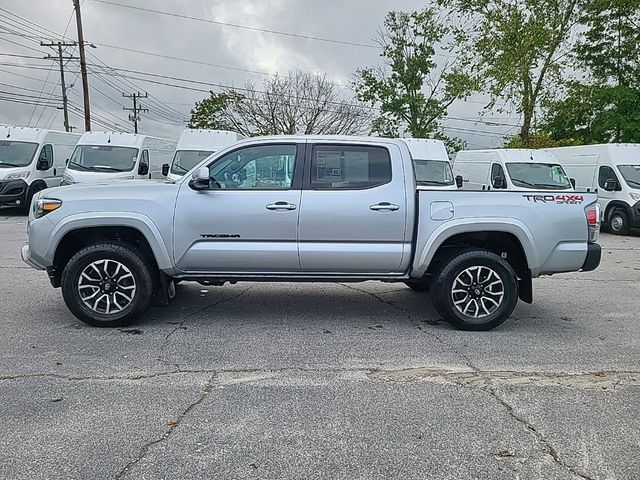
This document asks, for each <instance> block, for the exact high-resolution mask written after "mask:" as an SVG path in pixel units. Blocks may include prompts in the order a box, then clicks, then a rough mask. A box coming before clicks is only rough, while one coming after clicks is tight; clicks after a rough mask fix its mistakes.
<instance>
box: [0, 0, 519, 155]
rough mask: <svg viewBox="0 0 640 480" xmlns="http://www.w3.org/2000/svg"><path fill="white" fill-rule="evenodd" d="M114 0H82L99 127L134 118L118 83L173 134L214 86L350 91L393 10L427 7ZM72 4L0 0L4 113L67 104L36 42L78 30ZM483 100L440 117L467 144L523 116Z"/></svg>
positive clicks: (152, 125)
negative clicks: (336, 86)
mask: <svg viewBox="0 0 640 480" xmlns="http://www.w3.org/2000/svg"><path fill="white" fill-rule="evenodd" d="M105 1H107V0H105ZM108 1H109V2H111V4H108V3H105V2H104V1H98V0H84V1H83V3H82V16H83V23H84V34H85V40H86V41H87V42H90V43H92V44H93V45H95V47H96V48H89V49H87V52H88V59H87V62H88V63H89V68H90V70H91V73H90V75H89V83H90V85H91V91H90V98H91V105H92V109H93V110H92V116H93V115H95V117H94V120H95V121H96V124H95V125H94V126H93V129H94V130H98V129H101V130H105V129H108V128H121V129H132V126H131V123H130V122H129V121H128V119H127V115H128V113H129V112H126V111H124V110H123V107H124V106H126V107H130V106H131V105H130V100H128V99H126V98H123V97H122V93H133V92H136V91H140V92H142V93H144V92H148V94H149V96H150V98H149V99H147V100H142V104H143V106H144V107H146V108H148V109H149V112H148V113H144V114H142V117H143V118H142V121H141V123H140V132H141V133H148V134H153V135H157V136H164V137H169V138H177V137H178V136H179V134H180V131H181V130H182V129H183V128H184V126H185V121H186V120H188V118H189V111H190V109H191V107H192V106H193V103H194V102H195V101H197V100H200V99H202V98H203V97H205V96H207V93H206V92H208V90H210V89H212V88H213V89H215V86H216V85H231V86H243V85H244V84H245V83H246V82H247V81H251V82H253V83H255V84H260V83H261V82H262V81H264V79H265V78H268V76H269V75H273V74H276V73H287V72H288V71H290V70H294V69H299V70H304V71H310V72H320V73H325V72H326V73H327V74H328V75H329V76H331V77H332V78H333V79H334V81H335V82H337V83H340V84H344V85H345V87H344V95H345V96H349V95H351V94H352V92H351V91H350V90H349V89H348V87H346V86H347V85H348V84H349V81H350V79H351V78H352V75H353V73H354V72H355V71H356V70H357V69H358V68H362V67H367V66H373V65H376V64H378V63H379V62H380V59H379V56H378V55H379V51H378V50H377V49H376V48H370V47H369V45H372V44H373V43H374V37H375V35H376V32H377V30H378V28H379V27H380V25H381V24H382V22H383V20H384V16H385V14H386V13H387V11H388V10H389V9H397V10H415V9H419V8H421V7H423V6H424V1H420V0H394V1H390V0H386V1H384V0H349V1H348V2H346V1H344V0H322V1H318V0H155V1H153V2H151V1H142V0H108ZM113 3H117V4H121V5H130V6H135V7H140V8H147V9H153V10H159V11H164V12H172V13H175V14H178V15H183V16H189V17H196V18H199V19H203V20H209V21H208V22H205V21H197V20H193V19H187V18H180V17H179V16H171V15H163V14H158V13H153V12H148V11H142V10H137V9H131V8H124V7H122V6H117V5H113ZM72 14H73V8H72V0H3V1H2V2H1V3H0V123H5V124H11V125H24V126H27V125H30V126H38V127H44V128H55V129H62V128H63V120H62V112H61V111H60V110H59V109H56V108H55V107H56V106H58V105H59V104H60V86H59V83H58V82H59V79H60V75H59V71H58V67H57V65H55V64H54V63H53V62H52V61H51V60H44V59H42V57H43V56H45V55H46V54H47V53H54V52H53V50H51V49H49V48H47V47H41V46H40V41H41V40H43V41H51V40H56V41H57V40H59V39H60V38H61V37H62V35H63V34H65V32H66V34H65V37H66V38H67V39H68V40H73V39H74V38H75V37H76V26H75V17H73V16H72ZM216 22H221V23H224V24H227V25H222V24H221V23H216ZM229 24H233V25H236V26H232V25H229ZM239 26H249V27H256V28H258V29H263V30H272V31H277V32H287V33H293V34H299V35H303V36H311V37H319V38H324V39H331V40H337V41H339V42H347V43H351V44H345V43H337V42H327V41H321V40H318V39H315V40H314V39H308V38H301V37H297V36H289V35H280V34H277V33H268V32H264V31H257V30H252V29H246V28H240V27H239ZM352 44H360V45H352ZM65 55H69V56H72V57H73V56H76V55H77V51H76V50H75V48H74V47H68V48H67V49H66V51H65ZM29 57H32V58H29ZM114 69H117V70H114ZM65 70H66V82H67V85H68V86H69V85H72V86H71V88H70V89H69V90H68V92H69V93H68V96H69V100H70V102H71V112H72V113H71V116H70V123H71V125H73V126H76V127H77V128H78V131H82V129H83V125H84V124H83V121H82V118H81V117H80V116H79V115H78V113H79V112H80V110H79V109H81V105H82V86H81V81H80V79H79V77H78V72H79V64H78V62H77V60H69V61H67V64H66V66H65ZM150 74H151V75H150ZM168 77H173V78H168ZM185 80H189V82H187V81H185ZM167 84H171V85H173V86H170V85H167ZM486 102H487V98H486V97H483V96H481V95H475V96H473V97H471V98H470V99H469V101H466V102H463V101H460V102H458V103H456V104H454V105H453V106H452V108H451V109H450V111H449V116H450V118H448V119H447V120H445V121H444V125H445V127H446V128H447V130H446V133H447V134H449V135H450V136H457V137H460V138H462V139H465V140H466V141H467V142H468V147H469V148H482V147H495V146H499V145H500V143H501V138H502V134H504V133H505V132H511V133H513V132H515V131H516V130H517V129H516V128H515V127H512V126H510V125H516V124H517V123H518V118H517V117H515V116H513V115H514V114H509V113H508V112H507V113H505V112H499V113H498V112H488V113H485V115H484V116H483V117H482V118H481V119H479V114H480V113H481V111H482V108H483V105H484V104H486ZM34 103H36V104H38V105H33V104H34ZM451 117H453V118H451ZM98 122H99V123H98ZM100 123H101V124H102V125H100ZM505 124H506V125H505Z"/></svg>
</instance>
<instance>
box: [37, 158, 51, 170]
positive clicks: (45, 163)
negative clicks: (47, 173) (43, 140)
mask: <svg viewBox="0 0 640 480" xmlns="http://www.w3.org/2000/svg"><path fill="white" fill-rule="evenodd" d="M36 170H49V160H47V159H46V158H42V157H40V158H39V159H38V163H36Z"/></svg>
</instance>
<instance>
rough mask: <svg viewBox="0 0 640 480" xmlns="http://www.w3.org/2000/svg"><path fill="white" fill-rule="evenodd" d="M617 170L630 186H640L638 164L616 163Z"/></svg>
mask: <svg viewBox="0 0 640 480" xmlns="http://www.w3.org/2000/svg"><path fill="white" fill-rule="evenodd" d="M618 170H620V173H621V174H622V176H623V177H624V180H625V182H627V183H628V184H629V186H630V187H631V188H640V165H618Z"/></svg>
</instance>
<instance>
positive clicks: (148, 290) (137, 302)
mask: <svg viewBox="0 0 640 480" xmlns="http://www.w3.org/2000/svg"><path fill="white" fill-rule="evenodd" d="M101 260H113V261H116V262H118V263H120V264H121V265H123V266H124V267H125V268H126V269H128V270H129V272H130V274H131V275H132V276H133V281H134V282H135V283H134V284H133V285H134V287H135V289H134V290H133V292H134V293H133V295H131V301H130V302H129V303H128V304H127V305H126V306H124V308H122V309H121V310H120V311H117V312H111V313H109V312H106V313H104V312H99V311H96V310H93V309H92V308H90V307H89V306H87V305H86V304H85V302H84V301H83V299H82V297H81V294H80V286H79V281H80V276H81V274H82V273H83V271H84V270H85V268H88V267H89V266H90V265H91V264H92V263H93V262H99V261H101ZM112 263H113V264H115V262H110V263H109V264H108V265H109V266H110V267H111V268H112V269H113V266H112ZM105 265H106V264H105ZM115 265H116V267H117V264H115ZM109 266H107V267H104V268H106V269H107V270H109V268H110V267H109ZM99 275H100V274H99V273H98V274H97V275H96V277H98V276H99ZM157 277H158V275H157V274H156V272H155V271H154V267H153V266H152V262H151V261H150V260H149V259H148V258H147V256H146V255H145V254H144V252H142V251H141V250H140V249H138V248H136V247H135V246H133V245H130V244H127V243H122V242H103V243H96V244H93V245H89V246H88V247H85V248H83V249H81V250H80V251H78V252H77V253H76V254H75V255H74V256H73V257H71V259H70V260H69V262H68V263H67V265H66V266H65V268H64V270H63V271H62V282H61V286H62V296H63V298H64V301H65V303H66V304H67V307H68V308H69V310H70V311H71V313H73V314H74V315H75V316H76V317H78V318H79V319H80V320H82V321H83V322H84V323H86V324H88V325H91V326H94V327H123V326H126V325H129V324H130V323H131V322H132V321H133V320H135V319H136V318H138V317H139V316H140V315H142V313H144V311H145V310H147V308H149V305H150V304H151V300H152V298H153V293H154V291H155V289H156V287H157V284H158V281H157ZM114 278H115V275H114ZM119 282H120V280H116V281H115V285H116V286H115V290H118V286H119V285H120V283H119ZM128 282H131V280H128ZM111 285H114V282H113V279H112V281H111ZM85 288H86V287H85ZM88 288H93V287H88ZM100 288H102V287H100ZM109 288H114V287H111V286H110V287H109ZM127 288H131V286H128V287H127ZM92 291H93V290H92ZM122 291H123V292H125V290H122ZM89 293H91V291H90V292H89ZM126 293H129V291H126ZM103 295H104V291H103V290H100V291H99V294H98V296H103ZM116 295H117V293H116V292H113V293H112V294H111V296H110V298H111V301H113V299H114V298H116ZM117 298H120V300H119V301H120V302H123V300H122V297H117ZM125 298H126V297H125ZM118 306H120V305H118ZM108 308H109V306H107V307H106V308H105V310H107V309H108ZM99 309H100V307H99V306H98V310H99Z"/></svg>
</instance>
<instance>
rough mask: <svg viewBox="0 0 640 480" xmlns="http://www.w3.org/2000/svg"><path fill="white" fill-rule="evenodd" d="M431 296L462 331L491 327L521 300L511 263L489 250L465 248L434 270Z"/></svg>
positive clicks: (497, 323)
mask: <svg viewBox="0 0 640 480" xmlns="http://www.w3.org/2000/svg"><path fill="white" fill-rule="evenodd" d="M431 298H432V302H433V306H434V308H435V309H436V311H437V312H438V313H439V314H440V315H442V317H443V318H444V319H445V320H446V321H447V322H449V323H450V324H451V325H453V326H455V327H456V328H459V329H462V330H491V329H492V328H495V327H497V326H498V325H500V324H501V323H503V322H504V321H505V320H506V319H507V318H509V315H511V313H512V312H513V309H514V308H515V307H516V304H517V303H518V279H517V276H516V273H515V272H514V271H513V268H511V265H509V263H507V262H506V261H505V260H504V259H502V258H501V257H499V256H498V255H496V254H494V253H492V252H489V251H486V250H465V251H463V252H461V253H460V254H458V255H455V256H451V257H449V259H448V260H447V261H445V262H443V263H442V264H441V265H440V266H439V267H438V269H437V270H436V271H435V272H434V275H433V281H432V282H431Z"/></svg>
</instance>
